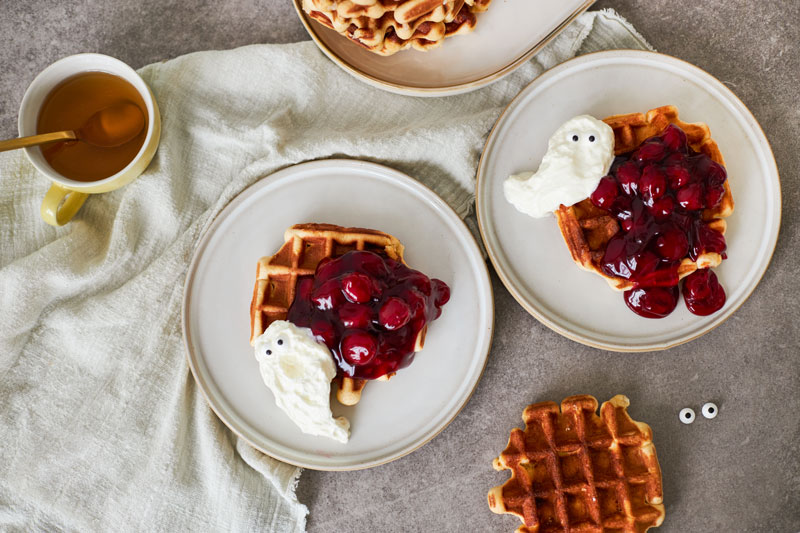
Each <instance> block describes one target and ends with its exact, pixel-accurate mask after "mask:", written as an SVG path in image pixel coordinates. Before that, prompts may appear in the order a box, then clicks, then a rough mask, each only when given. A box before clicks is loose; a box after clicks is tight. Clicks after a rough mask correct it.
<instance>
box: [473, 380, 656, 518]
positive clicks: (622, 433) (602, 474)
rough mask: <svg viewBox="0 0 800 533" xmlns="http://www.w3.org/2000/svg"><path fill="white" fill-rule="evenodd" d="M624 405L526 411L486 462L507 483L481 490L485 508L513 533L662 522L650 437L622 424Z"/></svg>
mask: <svg viewBox="0 0 800 533" xmlns="http://www.w3.org/2000/svg"><path fill="white" fill-rule="evenodd" d="M628 405H630V401H629V400H628V398H626V397H625V396H622V395H617V396H614V397H613V398H611V400H609V401H607V402H606V403H604V404H603V405H602V407H600V416H599V417H598V416H597V400H596V399H595V398H593V397H592V396H585V395H583V396H570V397H569V398H566V399H564V401H562V402H561V413H559V410H558V405H556V404H555V403H553V402H542V403H537V404H533V405H529V406H528V407H526V408H525V411H524V412H523V413H522V419H523V420H524V421H525V429H524V430H522V429H519V428H514V429H513V430H512V431H511V437H510V438H509V440H508V446H507V447H506V449H505V450H503V453H501V454H500V457H498V458H496V459H495V460H494V463H493V464H494V468H495V470H503V469H506V468H507V469H509V470H511V478H510V479H509V480H508V481H506V482H505V483H504V484H503V485H501V486H498V487H494V488H493V489H492V490H490V491H489V496H488V500H489V507H490V508H491V510H492V511H493V512H495V513H498V514H513V515H516V516H518V517H519V518H520V519H521V520H522V522H523V523H524V525H523V526H520V527H519V528H518V529H517V533H557V532H564V533H567V532H577V531H580V532H582V533H602V532H604V531H613V532H615V533H641V532H643V531H647V530H648V529H650V528H651V527H656V526H659V525H661V522H663V521H664V505H663V503H662V488H661V469H660V467H659V466H658V458H657V457H656V450H655V446H654V445H653V432H652V430H651V429H650V427H649V426H648V425H647V424H645V423H642V422H636V421H634V420H632V419H631V418H630V416H629V415H628V413H627V411H626V408H627V407H628Z"/></svg>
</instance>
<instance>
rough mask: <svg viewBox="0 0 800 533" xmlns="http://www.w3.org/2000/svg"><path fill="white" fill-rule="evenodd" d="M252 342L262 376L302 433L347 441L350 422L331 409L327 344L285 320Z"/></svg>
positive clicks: (332, 374) (331, 375)
mask: <svg viewBox="0 0 800 533" xmlns="http://www.w3.org/2000/svg"><path fill="white" fill-rule="evenodd" d="M254 346H255V355H256V359H257V360H258V365H259V368H260V370H261V378H262V379H263V380H264V383H265V384H266V385H267V387H269V389H270V390H271V391H272V394H273V395H275V402H276V403H277V404H278V407H280V408H281V410H283V412H284V413H286V415H287V416H288V417H289V418H291V419H292V422H294V423H295V424H297V426H298V427H299V428H300V429H301V430H302V431H303V433H308V434H309V435H317V436H322V437H329V438H331V439H334V440H337V441H339V442H347V439H348V438H349V437H350V422H349V421H348V420H347V419H346V418H344V417H342V416H340V417H336V418H333V414H332V413H331V406H330V393H331V380H332V379H333V378H334V377H335V376H336V366H335V365H334V362H333V357H332V355H331V352H330V350H329V349H328V347H327V346H325V345H324V344H322V343H320V342H317V340H316V339H315V338H314V335H313V334H312V333H311V330H310V329H308V328H299V327H297V326H295V325H294V324H292V323H291V322H287V321H286V320H276V321H275V322H273V323H272V324H270V325H269V327H268V328H267V330H266V331H265V332H264V333H263V334H262V335H260V336H259V337H258V338H256V341H255V344H254Z"/></svg>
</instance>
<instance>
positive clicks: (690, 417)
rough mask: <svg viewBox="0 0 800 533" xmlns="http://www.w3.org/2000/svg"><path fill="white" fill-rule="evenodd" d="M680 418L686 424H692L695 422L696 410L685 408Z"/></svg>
mask: <svg viewBox="0 0 800 533" xmlns="http://www.w3.org/2000/svg"><path fill="white" fill-rule="evenodd" d="M678 416H679V417H680V419H681V422H683V423H684V424H691V423H692V422H694V409H690V408H689V407H685V408H683V409H681V412H680V414H679V415H678Z"/></svg>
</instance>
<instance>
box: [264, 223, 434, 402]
mask: <svg viewBox="0 0 800 533" xmlns="http://www.w3.org/2000/svg"><path fill="white" fill-rule="evenodd" d="M283 238H284V243H283V246H281V248H280V250H278V252H277V253H276V254H275V255H273V256H271V257H262V258H261V259H259V260H258V265H257V266H256V283H255V287H254V289H253V299H252V301H251V303H250V344H253V343H254V342H255V339H256V338H257V337H258V336H259V335H261V334H262V333H264V331H265V330H266V329H267V327H269V325H270V324H271V323H272V322H274V321H276V320H286V317H287V316H288V314H289V308H290V307H291V306H292V302H294V297H295V290H296V287H297V281H298V278H300V277H301V276H313V275H314V272H315V271H316V269H317V265H318V264H319V262H320V261H322V260H323V259H324V258H326V257H338V256H340V255H344V254H346V253H347V252H349V251H352V250H367V251H372V252H376V253H380V254H383V255H386V256H388V257H389V258H391V259H394V260H396V261H402V260H403V245H402V244H401V243H400V241H398V240H397V239H396V238H394V237H392V236H391V235H389V234H387V233H383V232H380V231H376V230H371V229H364V228H343V227H341V226H335V225H332V224H296V225H294V226H292V227H290V228H289V229H287V230H286V233H284V236H283ZM424 335H425V328H423V330H422V331H421V332H420V338H419V339H418V342H417V346H418V348H419V349H421V348H422V339H424ZM389 377H390V376H384V378H385V379H389ZM381 379H383V378H381ZM336 381H337V385H338V390H337V391H336V398H337V399H338V400H339V402H340V403H342V404H344V405H354V404H356V403H358V401H359V399H360V398H361V391H362V390H363V389H364V386H365V385H366V380H363V379H357V378H350V377H347V376H343V377H341V378H337V380H336Z"/></svg>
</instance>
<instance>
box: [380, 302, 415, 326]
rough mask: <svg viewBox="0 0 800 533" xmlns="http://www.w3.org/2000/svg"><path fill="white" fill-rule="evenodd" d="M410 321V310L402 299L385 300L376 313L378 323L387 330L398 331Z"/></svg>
mask: <svg viewBox="0 0 800 533" xmlns="http://www.w3.org/2000/svg"><path fill="white" fill-rule="evenodd" d="M410 319H411V309H410V308H409V306H408V304H407V303H406V302H405V301H403V300H402V299H400V298H398V297H396V296H393V297H391V298H389V299H387V300H386V301H385V302H384V303H383V305H382V306H381V309H380V311H378V321H379V322H380V324H381V326H383V327H384V328H386V329H388V330H390V331H391V330H394V329H400V328H402V327H403V326H405V325H406V324H408V321H409V320H410Z"/></svg>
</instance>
